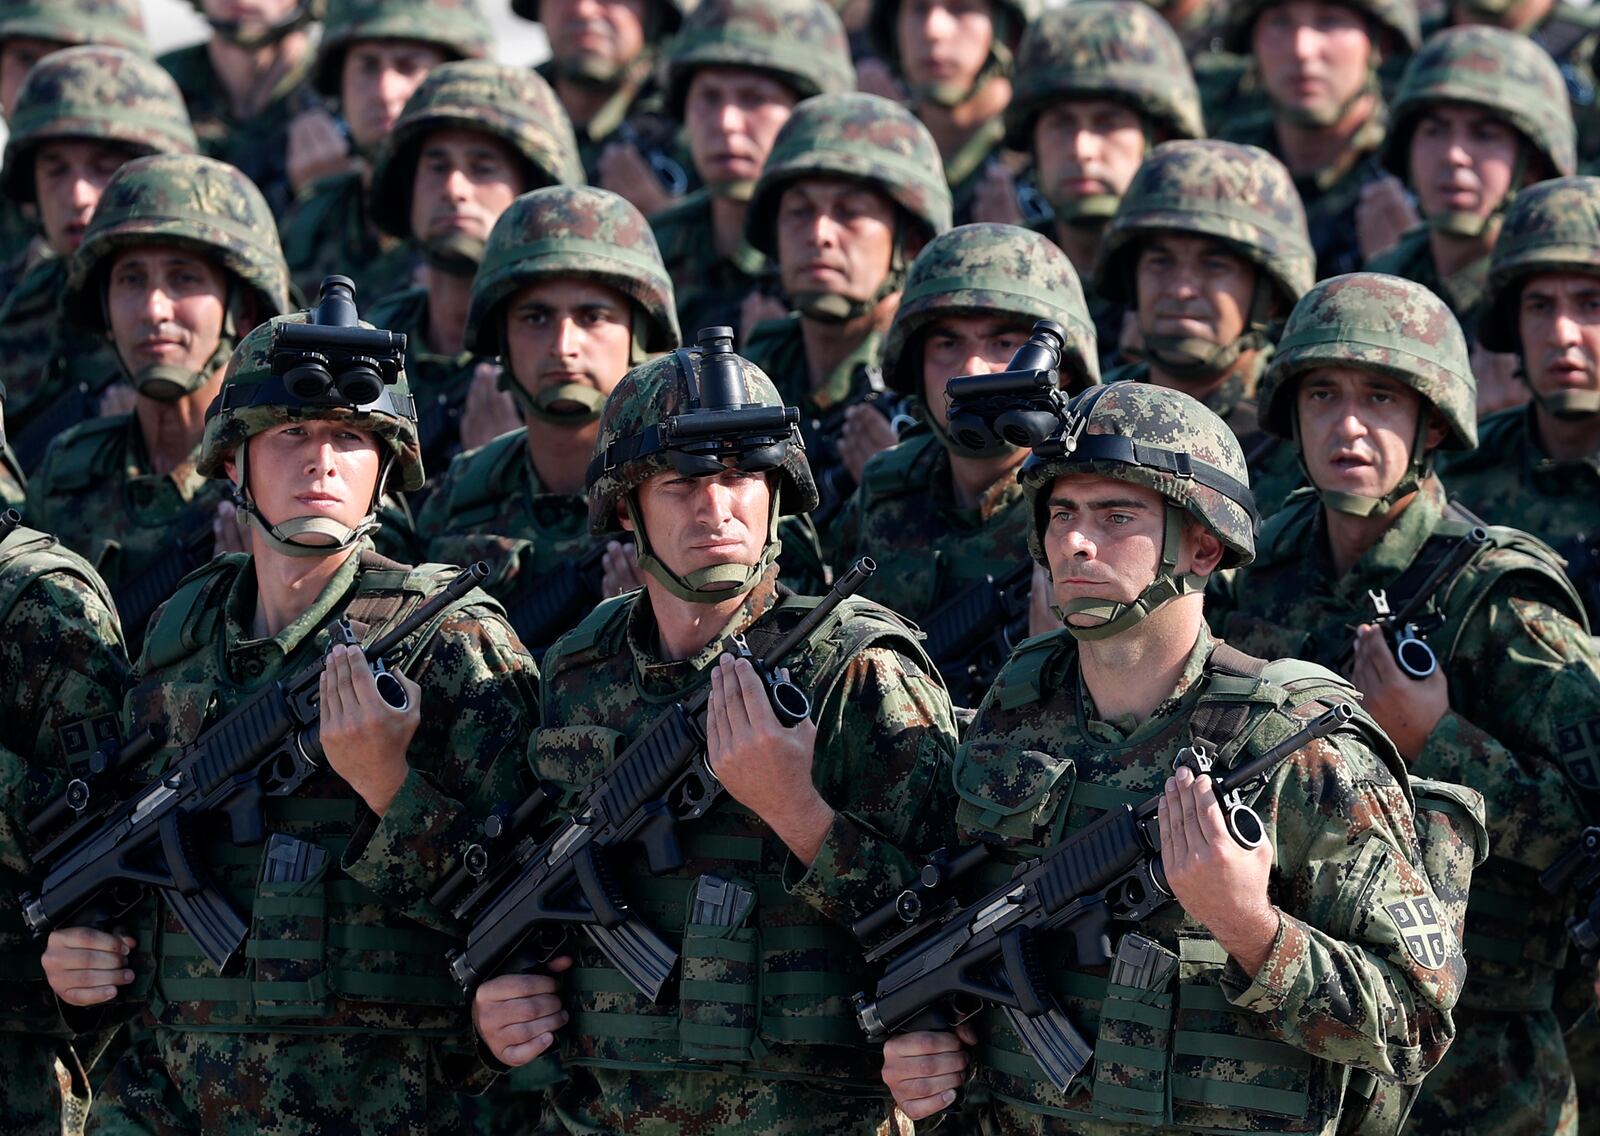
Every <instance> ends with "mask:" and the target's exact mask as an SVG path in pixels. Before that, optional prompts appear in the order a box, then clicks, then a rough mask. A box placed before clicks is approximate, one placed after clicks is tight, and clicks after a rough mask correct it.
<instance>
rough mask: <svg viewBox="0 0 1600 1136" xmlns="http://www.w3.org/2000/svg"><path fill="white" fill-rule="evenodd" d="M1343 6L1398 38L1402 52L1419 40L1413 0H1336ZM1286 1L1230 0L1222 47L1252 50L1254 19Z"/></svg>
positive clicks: (1239, 51) (1413, 47) (1242, 51)
mask: <svg viewBox="0 0 1600 1136" xmlns="http://www.w3.org/2000/svg"><path fill="white" fill-rule="evenodd" d="M1338 2H1339V3H1341V4H1343V5H1344V6H1345V7H1347V8H1350V9H1352V10H1354V11H1356V12H1359V13H1360V14H1361V15H1363V16H1365V17H1366V18H1367V19H1368V20H1369V21H1370V22H1371V23H1372V24H1375V25H1376V26H1377V27H1378V28H1379V29H1381V30H1383V31H1385V32H1387V33H1389V34H1390V35H1392V36H1393V37H1394V38H1395V39H1397V40H1399V41H1400V43H1401V45H1402V46H1403V49H1404V50H1405V51H1415V50H1416V49H1417V45H1418V44H1419V43H1421V42H1422V19H1421V17H1420V16H1419V15H1418V14H1417V4H1416V0H1338ZM1282 3H1287V0H1233V3H1232V4H1230V5H1229V7H1228V22H1227V26H1226V27H1225V28H1224V29H1223V46H1224V47H1225V48H1226V49H1227V50H1229V51H1231V52H1234V53H1235V54H1237V55H1250V54H1252V53H1253V51H1254V45H1253V43H1252V39H1253V37H1254V34H1255V27H1256V18H1257V17H1258V16H1260V15H1261V13H1262V12H1265V11H1266V10H1267V9H1268V8H1270V7H1272V6H1273V5H1274V4H1282Z"/></svg>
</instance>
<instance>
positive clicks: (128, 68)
mask: <svg viewBox="0 0 1600 1136" xmlns="http://www.w3.org/2000/svg"><path fill="white" fill-rule="evenodd" d="M9 109H10V129H11V136H10V137H9V138H8V139H7V140H6V149H5V159H4V164H3V166H0V192H3V193H4V194H5V195H6V196H7V197H9V198H11V199H12V200H13V201H19V202H32V201H33V200H34V182H33V160H34V157H35V156H36V155H37V154H38V151H39V147H40V146H41V145H43V144H44V143H46V142H49V141H52V140H56V139H88V140H91V141H96V142H110V143H115V144H117V145H121V146H125V147H127V148H128V149H129V150H131V151H132V152H133V153H134V154H135V155H141V154H192V153H194V152H195V151H196V150H197V149H198V148H199V143H198V141H196V139H195V135H194V128H193V127H191V126H190V125H189V110H188V107H186V106H185V105H184V101H183V94H182V92H180V91H179V90H178V85H177V84H176V83H175V82H173V81H172V76H170V75H168V74H167V72H166V70H165V69H164V68H162V67H161V65H160V64H158V63H156V61H155V60H153V59H151V58H150V57H149V56H147V55H141V54H140V53H138V52H136V51H129V50H128V49H127V48H125V47H106V46H101V45H88V46H84V47H69V48H65V49H64V50H62V51H57V52H53V53H52V54H50V55H47V56H45V57H44V58H43V59H41V60H40V61H39V62H38V63H36V64H34V66H33V69H32V70H30V71H29V72H28V77H27V79H25V80H24V81H23V84H22V90H21V91H20V92H19V93H18V94H17V105H16V106H15V107H12V108H9Z"/></svg>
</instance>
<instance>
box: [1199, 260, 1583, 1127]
mask: <svg viewBox="0 0 1600 1136" xmlns="http://www.w3.org/2000/svg"><path fill="white" fill-rule="evenodd" d="M1322 366H1343V367H1358V368H1361V367H1366V368H1372V369H1374V370H1377V371H1379V372H1380V373H1382V374H1385V375H1387V376H1389V377H1391V378H1394V379H1396V380H1399V381H1401V382H1404V383H1405V384H1406V385H1407V386H1410V387H1412V388H1413V389H1414V390H1416V391H1417V392H1418V393H1419V394H1420V395H1421V396H1422V398H1423V400H1424V404H1425V405H1427V406H1430V407H1432V408H1433V409H1434V410H1436V411H1437V412H1438V413H1439V415H1441V416H1442V418H1443V420H1444V422H1445V424H1446V428H1447V432H1448V433H1447V437H1446V440H1445V441H1444V442H1443V443H1442V445H1443V446H1445V447H1447V448H1451V449H1464V450H1465V449H1471V448H1472V447H1473V446H1474V445H1475V444H1476V442H1477V434H1476V428H1475V421H1474V417H1475V413H1474V412H1475V402H1476V395H1475V389H1476V388H1475V383H1474V382H1473V378H1472V371H1471V369H1470V367H1469V365H1468V362H1467V350H1466V343H1465V341H1464V339H1463V338H1462V336H1461V333H1460V329H1459V328H1458V327H1457V326H1456V324H1455V321H1454V319H1453V318H1452V317H1451V316H1450V314H1449V312H1448V310H1447V309H1446V308H1445V307H1444V305H1443V303H1442V302H1441V301H1440V300H1439V299H1438V298H1437V297H1435V296H1434V295H1433V294H1432V293H1431V292H1428V291H1427V290H1426V289H1424V288H1422V287H1420V286H1419V285H1415V284H1411V283H1410V282H1408V281H1402V280H1399V279H1397V278H1395V277H1390V276H1377V275H1372V274H1360V275H1354V276H1348V277H1341V278H1337V279H1335V280H1331V281H1324V282H1323V283H1321V284H1319V285H1318V286H1317V287H1316V288H1315V289H1313V290H1312V291H1311V292H1310V293H1308V294H1307V295H1306V297H1305V298H1304V299H1303V300H1302V301H1301V302H1300V304H1299V305H1298V306H1297V307H1296V309H1295V312H1294V315H1293V316H1292V317H1291V318H1290V320H1289V323H1288V326H1287V327H1286V328H1285V330H1284V335H1283V339H1282V341H1281V342H1280V344H1279V353H1278V355H1277V357H1276V358H1275V359H1274V361H1273V364H1272V366H1271V368H1269V370H1268V372H1267V375H1266V378H1265V380H1264V382H1263V385H1262V391H1261V406H1262V410H1261V417H1262V423H1263V425H1264V426H1265V427H1266V428H1267V429H1269V430H1271V431H1273V432H1274V433H1276V434H1278V435H1279V436H1280V437H1289V436H1290V435H1291V432H1292V429H1293V427H1292V421H1293V420H1292V415H1293V414H1294V413H1295V411H1294V399H1295V392H1294V388H1295V382H1294V380H1295V379H1296V378H1297V377H1299V376H1300V375H1302V374H1304V373H1305V372H1307V371H1311V370H1315V369H1316V368H1318V367H1322ZM1426 427H1427V421H1426V418H1422V419H1421V420H1420V421H1419V425H1418V437H1419V438H1423V437H1425V430H1426ZM1414 453H1415V454H1416V455H1417V456H1416V457H1415V458H1414V459H1413V463H1412V468H1411V471H1410V473H1409V474H1408V476H1407V477H1406V478H1405V479H1404V480H1402V482H1401V485H1400V487H1399V488H1398V489H1397V490H1396V493H1404V492H1406V491H1407V487H1408V486H1410V485H1413V484H1418V483H1420V485H1419V488H1418V489H1417V491H1416V495H1415V497H1414V498H1413V499H1412V500H1411V502H1410V504H1409V506H1408V507H1407V508H1405V510H1404V511H1403V512H1402V513H1400V514H1399V516H1398V517H1396V518H1395V519H1394V520H1393V521H1392V523H1391V524H1390V526H1389V527H1388V529H1387V531H1386V532H1385V533H1384V535H1383V536H1382V537H1381V538H1380V539H1379V540H1378V542H1377V543H1376V544H1375V545H1373V546H1372V548H1370V549H1369V550H1368V551H1367V552H1366V553H1365V554H1364V555H1363V556H1362V557H1361V559H1360V560H1359V561H1358V562H1357V563H1356V565H1355V566H1354V568H1352V569H1351V571H1350V572H1348V573H1347V574H1346V575H1345V576H1343V577H1342V578H1336V577H1335V576H1334V570H1333V568H1332V563H1331V559H1330V552H1329V549H1328V543H1327V537H1326V530H1325V520H1324V509H1325V508H1339V509H1341V510H1342V511H1347V512H1357V511H1359V510H1360V509H1363V508H1366V507H1367V505H1366V502H1367V500H1368V499H1366V498H1359V499H1355V500H1349V499H1347V498H1345V496H1344V495H1338V494H1334V493H1332V492H1331V491H1322V493H1323V495H1324V496H1323V501H1322V502H1319V500H1318V498H1317V496H1315V495H1313V493H1312V491H1308V492H1307V493H1306V494H1305V495H1304V496H1301V497H1298V498H1294V499H1291V504H1290V505H1289V506H1288V507H1286V508H1285V509H1284V510H1283V511H1282V512H1281V513H1279V514H1278V515H1277V516H1275V517H1274V518H1272V520H1271V521H1270V522H1269V523H1268V524H1267V525H1266V526H1265V528H1264V529H1263V531H1262V534H1261V553H1260V555H1259V557H1258V558H1257V560H1256V563H1255V565H1254V566H1252V567H1251V568H1250V569H1249V570H1248V571H1246V572H1244V573H1242V574H1239V575H1238V576H1237V577H1236V578H1233V579H1228V580H1224V581H1221V582H1220V586H1219V587H1218V588H1217V590H1216V594H1215V596H1214V599H1215V601H1216V603H1215V606H1214V607H1213V610H1212V612H1211V615H1212V620H1213V626H1214V627H1217V628H1218V629H1219V630H1220V632H1221V633H1222V634H1223V635H1224V636H1226V637H1227V638H1228V640H1229V641H1230V642H1233V643H1236V644H1238V645H1239V646H1240V647H1242V648H1244V649H1246V650H1255V651H1262V650H1267V651H1292V652H1295V653H1297V654H1300V655H1303V656H1304V657H1306V658H1309V659H1311V660H1314V661H1319V662H1322V663H1325V664H1329V665H1333V664H1335V663H1336V661H1338V660H1339V659H1340V657H1341V654H1342V652H1343V650H1344V648H1345V647H1346V645H1347V644H1348V643H1349V642H1350V638H1351V628H1352V626H1354V625H1356V624H1358V623H1362V622H1366V621H1369V620H1371V619H1372V617H1373V601H1371V600H1370V599H1369V590H1371V591H1372V592H1374V593H1376V592H1379V591H1386V592H1387V593H1389V599H1390V600H1391V601H1392V602H1393V603H1394V604H1396V605H1398V604H1400V603H1403V602H1405V601H1406V598H1407V596H1406V592H1407V590H1408V589H1412V588H1416V587H1418V586H1420V583H1421V581H1420V579H1418V573H1420V571H1421V570H1420V569H1419V570H1417V572H1413V571H1412V566H1413V565H1417V564H1419V563H1421V564H1423V565H1426V564H1427V563H1428V562H1429V558H1431V557H1434V556H1436V555H1437V554H1438V551H1439V550H1440V549H1441V548H1443V547H1448V546H1450V545H1452V544H1453V543H1454V542H1456V541H1458V540H1459V539H1462V537H1463V535H1464V534H1465V533H1466V532H1467V531H1468V530H1469V529H1470V528H1471V526H1472V523H1473V522H1472V519H1471V518H1464V517H1463V516H1462V515H1460V514H1459V513H1457V512H1456V510H1455V509H1454V508H1453V507H1451V506H1449V505H1447V503H1446V499H1445V490H1444V487H1443V486H1441V485H1440V483H1439V481H1438V479H1437V478H1435V477H1433V476H1431V475H1430V474H1429V472H1428V459H1427V457H1425V456H1423V453H1422V445H1421V444H1418V445H1417V446H1416V447H1415V449H1414ZM1396 499H1397V498H1396V496H1395V494H1394V493H1391V494H1390V495H1389V496H1388V497H1386V498H1384V499H1382V501H1380V502H1378V506H1379V507H1378V509H1377V510H1375V511H1377V512H1381V510H1382V508H1384V507H1386V504H1385V503H1387V504H1392V503H1393V501H1394V500H1396ZM1488 532H1489V540H1488V542H1487V543H1486V544H1485V545H1484V548H1483V550H1482V551H1480V552H1478V553H1477V554H1476V555H1475V556H1474V557H1473V559H1472V560H1471V561H1470V562H1469V563H1468V565H1467V566H1466V567H1465V569H1464V570H1463V571H1461V572H1460V573H1459V574H1458V575H1457V576H1456V577H1455V579H1454V580H1453V581H1450V582H1448V583H1445V584H1444V585H1442V586H1441V587H1440V589H1439V591H1438V592H1436V593H1435V597H1434V610H1436V611H1437V612H1438V613H1439V615H1441V616H1442V617H1443V620H1442V624H1441V625H1440V626H1439V627H1438V628H1437V629H1436V630H1433V631H1430V632H1428V633H1427V639H1428V642H1429V644H1430V645H1431V647H1432V649H1433V650H1434V651H1435V652H1436V654H1437V655H1438V658H1439V666H1440V668H1441V669H1442V670H1443V671H1444V673H1445V675H1446V677H1447V678H1448V680H1449V692H1450V705H1451V707H1452V709H1451V710H1449V711H1447V712H1446V714H1445V716H1444V717H1443V718H1442V719H1441V720H1440V722H1439V723H1438V725H1436V726H1435V727H1434V729H1433V731H1432V733H1431V734H1430V735H1429V737H1428V739H1427V742H1426V744H1425V745H1424V747H1423V749H1422V751H1421V752H1420V753H1419V754H1418V755H1417V756H1416V757H1415V758H1413V759H1411V761H1410V763H1409V765H1410V769H1411V771H1412V772H1413V773H1415V774H1417V775H1418V776H1422V777H1431V778H1436V779H1438V780H1440V781H1447V782H1453V783H1459V784H1463V785H1466V786H1469V787H1471V788H1473V789H1476V790H1477V791H1478V792H1480V793H1481V794H1482V795H1483V797H1484V800H1485V801H1486V802H1487V806H1488V817H1489V831H1490V834H1491V846H1492V849H1493V854H1492V856H1491V858H1490V859H1489V861H1488V863H1487V864H1486V865H1485V866H1484V867H1483V868H1482V869H1481V870H1480V871H1479V872H1478V875H1477V877H1476V879H1475V880H1474V882H1473V887H1472V893H1471V897H1470V900H1469V906H1468V909H1467V922H1466V938H1465V941H1464V944H1463V945H1464V947H1465V950H1466V955H1467V958H1468V959H1469V960H1470V971H1469V973H1468V976H1467V982H1466V985H1465V987H1464V989H1463V992H1462V996H1461V1004H1460V1007H1459V1008H1458V1013H1457V1024H1458V1025H1459V1027H1460V1030H1459V1035H1458V1037H1457V1039H1456V1042H1455V1044H1454V1045H1453V1046H1452V1047H1451V1049H1450V1052H1449V1053H1448V1054H1447V1055H1446V1056H1445V1058H1444V1061H1443V1062H1442V1063H1441V1065H1440V1067H1439V1068H1438V1069H1437V1070H1436V1071H1435V1072H1434V1073H1433V1074H1432V1075H1430V1077H1429V1078H1428V1080H1427V1081H1426V1082H1425V1083H1424V1084H1423V1086H1422V1092H1421V1097H1420V1099H1419V1101H1418V1104H1417V1107H1416V1110H1415V1113H1414V1120H1413V1128H1414V1129H1415V1130H1416V1131H1418V1132H1419V1133H1429V1134H1430V1136H1431V1134H1433V1133H1457V1132H1460V1133H1466V1132H1495V1133H1507V1134H1519V1133H1526V1134H1529V1136H1531V1134H1533V1133H1549V1132H1555V1131H1567V1130H1568V1129H1567V1128H1566V1127H1565V1126H1564V1125H1563V1124H1562V1123H1561V1119H1560V1118H1561V1116H1562V1114H1563V1110H1566V1111H1567V1112H1568V1113H1569V1114H1570V1113H1571V1112H1572V1111H1573V1103H1572V1097H1573V1092H1574V1088H1573V1080H1572V1071H1571V1069H1570V1068H1569V1066H1568V1064H1567V1058H1566V1053H1565V1051H1564V1049H1563V1047H1562V1042H1561V1031H1560V1026H1559V1025H1558V1024H1557V1021H1556V1018H1555V1015H1554V1014H1553V1013H1552V1011H1551V1004H1552V998H1553V988H1554V985H1555V978H1556V973H1557V971H1558V970H1559V969H1560V967H1561V965H1562V962H1563V959H1564V957H1565V955H1566V925H1565V921H1566V915H1567V913H1568V909H1569V908H1570V907H1571V903H1570V901H1569V900H1566V899H1553V898H1552V897H1550V896H1548V895H1546V894H1544V892H1543V891H1542V890H1541V889H1540V888H1539V887H1538V885H1537V882H1536V873H1537V872H1538V871H1539V870H1541V869H1543V868H1544V867H1545V866H1546V865H1548V864H1549V863H1550V862H1551V861H1552V860H1553V859H1554V858H1555V857H1556V855H1557V854H1558V853H1559V852H1561V851H1563V850H1564V849H1565V848H1566V847H1568V846H1569V845H1570V844H1571V842H1572V841H1573V840H1574V839H1575V837H1576V831H1577V829H1578V828H1579V827H1581V825H1582V824H1583V822H1584V818H1585V816H1586V815H1589V812H1588V810H1589V809H1590V808H1592V806H1593V800H1592V796H1591V798H1590V799H1589V800H1588V801H1585V800H1584V794H1583V792H1582V790H1583V789H1585V788H1587V789H1589V790H1590V792H1591V794H1592V790H1593V787H1594V786H1595V785H1596V783H1597V781H1596V778H1595V774H1594V769H1595V766H1594V761H1595V757H1594V754H1593V753H1592V752H1591V751H1590V750H1589V749H1587V748H1586V747H1587V746H1588V744H1589V743H1588V742H1587V741H1586V740H1585V739H1586V738H1587V737H1588V736H1589V735H1588V733H1587V732H1586V731H1588V730H1589V729H1591V724H1592V723H1596V722H1600V658H1597V657H1596V654H1595V650H1594V648H1593V647H1592V646H1591V644H1590V640H1589V636H1588V628H1587V625H1586V621H1585V619H1584V615H1583V609H1582V606H1581V605H1580V604H1579V602H1578V600H1577V597H1576V596H1575V595H1574V594H1573V591H1572V587H1571V585H1570V584H1569V583H1568V582H1567V579H1566V577H1565V576H1564V575H1562V573H1561V569H1560V562H1559V561H1558V560H1557V559H1556V557H1555V555H1554V554H1553V553H1552V552H1551V551H1550V550H1549V549H1548V548H1547V547H1546V546H1545V545H1543V544H1542V543H1540V542H1539V541H1538V540H1536V539H1535V538H1533V537H1530V536H1528V535H1527V534H1526V533H1523V532H1520V531H1518V530H1516V529H1508V528H1498V527H1496V528H1491V529H1489V530H1488ZM1434 537H1437V538H1438V539H1437V540H1430V538H1434ZM1507 691H1515V692H1516V695H1515V697H1507V696H1506V694H1505V692H1507ZM1469 708H1470V709H1469ZM1469 713H1470V715H1471V717H1470V719H1469V717H1467V714H1469Z"/></svg>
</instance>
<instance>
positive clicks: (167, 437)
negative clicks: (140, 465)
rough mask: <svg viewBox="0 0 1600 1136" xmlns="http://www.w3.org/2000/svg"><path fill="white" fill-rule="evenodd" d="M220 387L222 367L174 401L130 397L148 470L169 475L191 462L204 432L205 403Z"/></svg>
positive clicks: (209, 401)
mask: <svg viewBox="0 0 1600 1136" xmlns="http://www.w3.org/2000/svg"><path fill="white" fill-rule="evenodd" d="M221 389H222V368H221V367H218V368H217V369H216V370H214V371H212V372H211V378H210V379H209V380H208V381H207V382H206V384H205V385H204V386H202V387H201V388H200V389H199V390H196V391H192V392H191V393H189V394H186V395H184V396H183V397H182V398H180V399H177V400H176V401H174V402H158V401H156V400H155V399H153V398H147V397H145V396H144V395H140V396H139V397H137V398H136V399H134V404H133V414H134V418H135V420H136V421H137V422H138V423H139V434H140V436H141V437H143V439H144V449H145V453H146V454H147V455H149V458H150V469H151V472H153V473H155V474H156V475H157V476H159V477H171V476H172V475H173V474H174V473H175V472H179V471H187V470H188V468H189V467H190V466H192V465H193V464H194V459H195V451H196V450H198V449H199V448H200V439H201V438H203V437H204V436H205V432H206V407H208V406H210V405H211V400H212V399H213V398H215V397H216V395H217V392H218V391H219V390H221Z"/></svg>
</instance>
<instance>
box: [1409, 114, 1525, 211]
mask: <svg viewBox="0 0 1600 1136" xmlns="http://www.w3.org/2000/svg"><path fill="white" fill-rule="evenodd" d="M1521 145H1522V144H1521V141H1520V136H1519V135H1518V134H1517V132H1516V131H1515V130H1513V129H1512V128H1511V125H1510V124H1509V123H1507V122H1506V121H1505V120H1504V119H1502V118H1499V117H1497V116H1496V115H1492V114H1489V113H1488V112H1487V111H1483V110H1480V109H1478V108H1476V107H1471V106H1466V105H1464V104H1452V103H1445V104H1442V105H1439V106H1435V107H1431V108H1430V109H1429V110H1427V111H1426V112H1425V113H1424V114H1423V115H1422V117H1421V118H1420V119H1419V120H1418V121H1417V129H1416V131H1415V132H1414V133H1413V134H1412V135H1411V188H1412V189H1413V190H1415V191H1416V194H1417V197H1418V199H1420V201H1421V203H1422V212H1423V215H1424V216H1427V217H1435V216H1438V215H1440V214H1443V213H1470V214H1474V215H1476V216H1478V217H1488V216H1489V215H1490V214H1491V213H1493V212H1494V210H1495V208H1496V207H1497V206H1499V204H1500V202H1502V201H1504V200H1505V196H1506V194H1507V193H1508V192H1510V190H1511V177H1512V172H1513V171H1514V170H1515V169H1516V165H1517V153H1518V151H1519V149H1520V148H1521Z"/></svg>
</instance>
